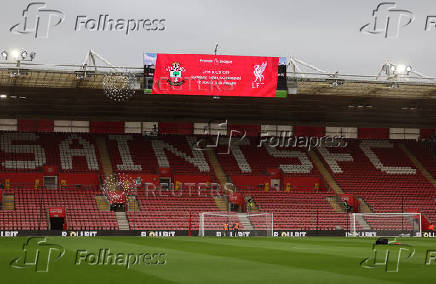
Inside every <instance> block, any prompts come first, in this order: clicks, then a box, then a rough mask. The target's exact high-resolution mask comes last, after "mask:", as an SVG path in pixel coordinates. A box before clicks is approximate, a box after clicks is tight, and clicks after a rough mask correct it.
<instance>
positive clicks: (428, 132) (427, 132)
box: [420, 129, 435, 138]
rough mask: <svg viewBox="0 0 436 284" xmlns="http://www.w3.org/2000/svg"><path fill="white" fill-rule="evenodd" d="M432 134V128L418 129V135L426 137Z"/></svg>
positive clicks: (433, 133) (433, 132)
mask: <svg viewBox="0 0 436 284" xmlns="http://www.w3.org/2000/svg"><path fill="white" fill-rule="evenodd" d="M432 135H435V131H434V129H421V130H420V137H421V138H427V137H430V136H432Z"/></svg>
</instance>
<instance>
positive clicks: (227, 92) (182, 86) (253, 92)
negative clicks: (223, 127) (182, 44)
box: [153, 54, 279, 97]
mask: <svg viewBox="0 0 436 284" xmlns="http://www.w3.org/2000/svg"><path fill="white" fill-rule="evenodd" d="M278 65H279V58H278V57H255V56H231V55H203V54H158V55H157V60H156V69H155V72H154V80H153V81H154V82H153V94H173V95H207V96H238V97H276V90H277V78H278Z"/></svg>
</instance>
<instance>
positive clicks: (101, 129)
mask: <svg viewBox="0 0 436 284" xmlns="http://www.w3.org/2000/svg"><path fill="white" fill-rule="evenodd" d="M89 132H91V133H115V134H123V133H124V122H122V121H91V122H90V123H89Z"/></svg>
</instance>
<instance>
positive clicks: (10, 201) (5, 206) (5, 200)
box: [2, 194, 15, 210]
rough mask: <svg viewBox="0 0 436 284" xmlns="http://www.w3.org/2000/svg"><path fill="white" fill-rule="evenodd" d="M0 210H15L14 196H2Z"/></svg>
mask: <svg viewBox="0 0 436 284" xmlns="http://www.w3.org/2000/svg"><path fill="white" fill-rule="evenodd" d="M2 210H15V196H14V195H13V194H3V197H2Z"/></svg>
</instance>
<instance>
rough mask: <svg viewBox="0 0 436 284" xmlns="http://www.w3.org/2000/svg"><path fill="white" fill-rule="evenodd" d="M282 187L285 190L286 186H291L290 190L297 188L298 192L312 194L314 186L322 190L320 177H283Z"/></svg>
mask: <svg viewBox="0 0 436 284" xmlns="http://www.w3.org/2000/svg"><path fill="white" fill-rule="evenodd" d="M283 183H284V184H283V186H284V187H285V188H286V184H288V183H289V184H290V185H291V190H292V189H293V188H297V189H298V191H309V192H313V190H314V189H315V184H318V185H319V189H323V185H322V183H321V178H320V177H284V178H283Z"/></svg>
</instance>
